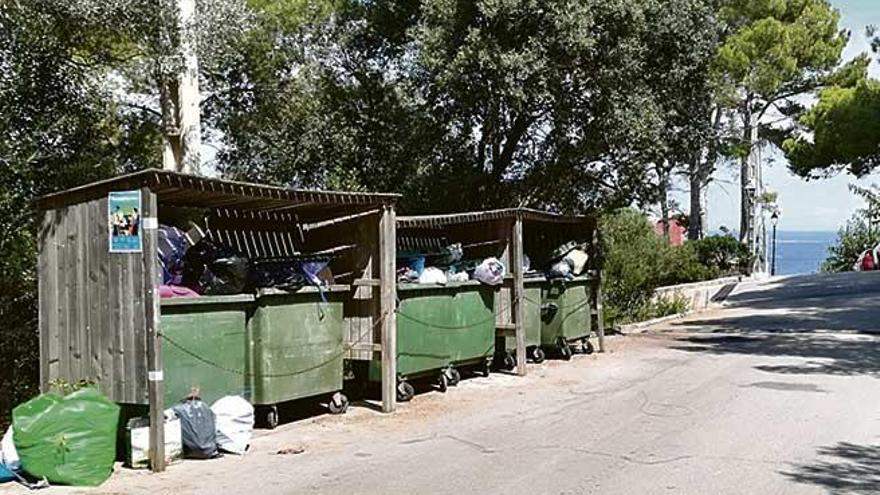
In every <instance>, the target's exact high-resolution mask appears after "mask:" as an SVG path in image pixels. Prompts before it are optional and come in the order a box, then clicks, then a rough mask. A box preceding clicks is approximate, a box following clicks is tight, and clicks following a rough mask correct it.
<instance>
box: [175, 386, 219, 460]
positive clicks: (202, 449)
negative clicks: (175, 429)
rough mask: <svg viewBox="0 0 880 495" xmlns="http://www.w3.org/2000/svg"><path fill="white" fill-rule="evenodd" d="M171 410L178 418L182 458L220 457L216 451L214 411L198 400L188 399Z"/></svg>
mask: <svg viewBox="0 0 880 495" xmlns="http://www.w3.org/2000/svg"><path fill="white" fill-rule="evenodd" d="M173 409H174V412H175V413H176V414H177V417H178V418H180V437H181V440H182V441H183V457H185V458H188V459H212V458H214V457H217V456H218V455H220V452H219V451H218V450H217V427H216V421H215V418H214V411H212V410H211V408H210V407H208V405H207V404H205V403H204V402H202V401H201V400H199V399H189V400H185V401H183V402H181V403H180V404H177V405H176V406H174V408H173Z"/></svg>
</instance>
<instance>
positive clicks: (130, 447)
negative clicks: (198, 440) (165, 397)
mask: <svg viewBox="0 0 880 495" xmlns="http://www.w3.org/2000/svg"><path fill="white" fill-rule="evenodd" d="M164 416H165V431H164V433H165V434H164V436H165V463H166V464H171V463H172V462H174V461H176V460H179V459H181V458H182V457H183V440H182V436H181V435H182V434H181V427H180V419H179V418H178V417H177V413H175V412H174V410H173V409H166V410H165V412H164ZM125 443H126V452H125V465H126V466H128V467H130V468H135V469H139V468H140V469H143V468H148V467H150V418H148V417H138V418H132V419H130V420H129V421H128V424H127V425H126V442H125Z"/></svg>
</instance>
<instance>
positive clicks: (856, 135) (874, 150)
mask: <svg viewBox="0 0 880 495" xmlns="http://www.w3.org/2000/svg"><path fill="white" fill-rule="evenodd" d="M878 115H880V82H878V81H875V80H863V81H861V82H859V83H858V84H857V85H855V86H854V87H831V88H827V89H825V90H822V91H821V92H820V93H819V101H818V102H817V103H816V104H815V105H814V106H813V107H812V108H811V109H810V110H809V111H808V112H806V113H805V114H804V115H803V116H802V117H801V118H800V120H799V124H800V126H801V127H802V129H803V130H804V131H806V132H808V133H809V134H810V137H807V136H806V135H800V136H797V137H791V138H789V139H788V140H786V141H785V142H784V143H783V146H782V148H783V150H784V151H785V156H786V158H787V159H788V161H789V164H790V165H789V166H790V168H791V169H792V171H794V172H795V173H796V174H798V175H801V176H804V177H809V176H814V175H823V174H827V173H829V172H834V171H837V170H840V169H846V170H848V171H849V172H850V173H852V174H853V175H855V176H857V177H861V176H864V175H866V174H869V173H871V172H872V171H873V170H874V169H875V167H877V165H878V164H880V119H878Z"/></svg>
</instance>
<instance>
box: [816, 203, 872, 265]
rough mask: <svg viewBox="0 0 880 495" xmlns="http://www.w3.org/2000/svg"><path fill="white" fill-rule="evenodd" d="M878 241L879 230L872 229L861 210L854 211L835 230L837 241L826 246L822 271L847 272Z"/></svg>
mask: <svg viewBox="0 0 880 495" xmlns="http://www.w3.org/2000/svg"><path fill="white" fill-rule="evenodd" d="M878 243H880V230H878V229H877V228H874V229H872V228H871V227H870V225H869V224H868V219H867V218H866V216H865V213H864V212H862V211H859V212H856V214H855V215H853V216H852V218H850V219H849V221H847V223H846V227H844V228H842V229H840V230H839V231H838V232H837V241H836V242H835V243H834V245H832V246H831V247H829V248H828V257H827V258H826V259H825V261H823V262H822V266H821V267H820V270H821V271H823V272H848V271H852V269H853V265H854V264H855V263H856V261H858V259H859V256H860V255H861V254H862V253H863V252H864V251H865V250H866V249H871V248H873V247H874V246H876V245H877V244H878Z"/></svg>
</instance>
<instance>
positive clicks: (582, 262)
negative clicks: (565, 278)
mask: <svg viewBox="0 0 880 495" xmlns="http://www.w3.org/2000/svg"><path fill="white" fill-rule="evenodd" d="M565 258H566V259H568V260H570V261H571V267H572V269H571V272H572V273H574V274H575V275H580V274H581V273H584V268H586V267H587V260H588V259H589V258H590V257H589V255H588V254H587V253H585V252H583V251H581V250H580V249H572V250H571V251H569V252H568V254H566V255H565Z"/></svg>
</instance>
